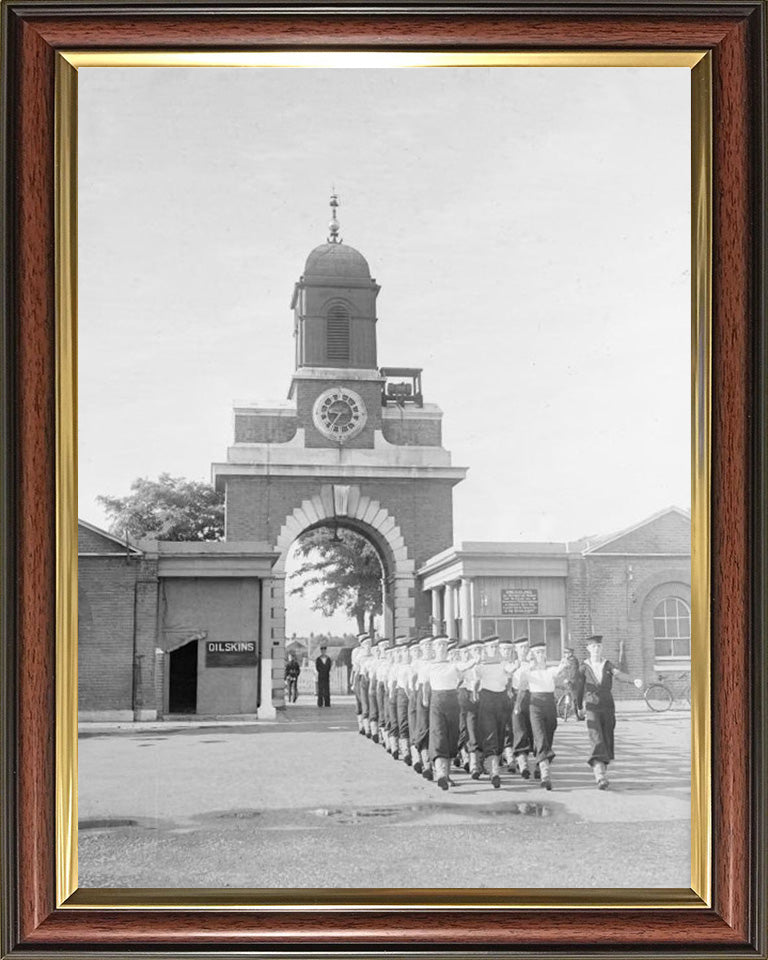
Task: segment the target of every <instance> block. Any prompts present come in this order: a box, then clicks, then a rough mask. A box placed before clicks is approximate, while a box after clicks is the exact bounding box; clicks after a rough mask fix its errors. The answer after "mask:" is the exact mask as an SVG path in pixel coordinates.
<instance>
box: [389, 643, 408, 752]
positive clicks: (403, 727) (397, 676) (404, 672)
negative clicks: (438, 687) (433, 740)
mask: <svg viewBox="0 0 768 960" xmlns="http://www.w3.org/2000/svg"><path fill="white" fill-rule="evenodd" d="M395 649H396V650H397V666H396V668H395V670H394V671H393V673H394V687H395V724H396V737H397V753H398V756H399V757H400V759H401V760H402V761H403V763H405V764H406V765H407V766H409V767H410V765H411V762H412V760H411V744H410V727H409V725H408V709H409V706H410V704H409V698H408V684H409V682H410V678H411V657H410V648H409V646H408V637H396V638H395Z"/></svg>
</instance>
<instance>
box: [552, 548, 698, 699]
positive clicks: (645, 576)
mask: <svg viewBox="0 0 768 960" xmlns="http://www.w3.org/2000/svg"><path fill="white" fill-rule="evenodd" d="M567 588H568V621H567V625H566V630H567V632H568V633H570V635H571V645H572V646H573V647H574V648H575V650H576V655H577V656H578V657H579V658H583V657H585V656H586V647H585V645H584V640H585V638H586V637H587V636H589V634H590V633H598V634H602V636H603V649H604V651H605V656H606V658H607V659H609V660H612V661H614V663H616V664H618V663H619V660H620V652H621V644H622V641H623V645H624V662H625V665H626V669H627V672H628V673H630V674H631V675H632V676H633V677H640V678H642V679H643V680H645V681H646V682H649V681H651V680H653V679H654V677H655V675H656V667H655V662H654V660H655V657H654V642H653V614H652V609H651V608H652V607H654V606H655V603H658V602H659V601H660V600H661V599H663V598H664V597H665V596H680V597H681V598H682V599H684V600H686V602H688V603H689V604H690V564H689V563H688V564H687V565H686V564H685V563H684V562H682V561H681V559H678V558H676V557H665V556H660V557H634V556H633V557H611V556H601V555H600V554H599V553H596V554H589V555H588V556H586V557H580V556H579V557H572V558H569V561H568V585H567ZM654 598H656V599H654ZM649 610H650V612H649ZM614 695H615V696H616V697H617V698H629V697H639V696H641V695H642V693H641V692H639V691H637V690H636V689H635V688H634V687H630V686H628V685H626V684H623V683H622V684H617V688H616V690H615V694H614Z"/></svg>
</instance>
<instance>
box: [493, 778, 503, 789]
mask: <svg viewBox="0 0 768 960" xmlns="http://www.w3.org/2000/svg"><path fill="white" fill-rule="evenodd" d="M491 783H492V784H493V789H494V790H498V789H499V787H500V786H501V777H498V776H496V777H491Z"/></svg>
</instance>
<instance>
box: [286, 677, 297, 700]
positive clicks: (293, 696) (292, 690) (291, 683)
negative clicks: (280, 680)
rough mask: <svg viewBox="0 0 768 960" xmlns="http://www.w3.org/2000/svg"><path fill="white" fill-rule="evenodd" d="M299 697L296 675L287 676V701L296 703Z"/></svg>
mask: <svg viewBox="0 0 768 960" xmlns="http://www.w3.org/2000/svg"><path fill="white" fill-rule="evenodd" d="M298 698H299V681H298V680H297V679H296V677H288V702H289V703H296V701H297V700H298Z"/></svg>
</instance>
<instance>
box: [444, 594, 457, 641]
mask: <svg viewBox="0 0 768 960" xmlns="http://www.w3.org/2000/svg"><path fill="white" fill-rule="evenodd" d="M444 609H445V633H446V636H448V637H452V636H453V635H454V634H455V632H456V605H455V603H454V590H453V584H452V583H446V585H445V607H444Z"/></svg>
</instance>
